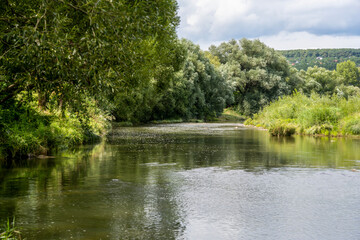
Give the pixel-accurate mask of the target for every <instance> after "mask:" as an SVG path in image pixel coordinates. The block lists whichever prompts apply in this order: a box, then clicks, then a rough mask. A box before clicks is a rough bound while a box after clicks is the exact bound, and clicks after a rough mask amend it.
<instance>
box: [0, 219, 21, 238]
mask: <svg viewBox="0 0 360 240" xmlns="http://www.w3.org/2000/svg"><path fill="white" fill-rule="evenodd" d="M4 230H5V231H4V232H2V230H1V229H0V239H4V240H17V239H21V233H20V232H19V231H18V230H17V228H16V227H15V218H14V219H13V221H12V222H10V220H9V219H8V220H7V223H6V226H5V229H4Z"/></svg>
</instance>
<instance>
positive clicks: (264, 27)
mask: <svg viewBox="0 0 360 240" xmlns="http://www.w3.org/2000/svg"><path fill="white" fill-rule="evenodd" d="M178 4H179V16H180V19H181V23H180V26H179V28H178V36H179V37H180V38H187V39H190V40H191V41H193V42H194V43H196V44H198V45H200V47H201V48H202V49H203V50H207V49H208V47H209V46H210V45H212V44H214V45H219V44H220V43H222V42H227V41H229V40H231V39H236V40H238V39H242V38H248V39H259V40H260V41H262V42H264V43H265V44H266V45H268V46H269V47H272V48H275V49H277V50H286V49H310V48H311V49H316V48H360V0H178Z"/></svg>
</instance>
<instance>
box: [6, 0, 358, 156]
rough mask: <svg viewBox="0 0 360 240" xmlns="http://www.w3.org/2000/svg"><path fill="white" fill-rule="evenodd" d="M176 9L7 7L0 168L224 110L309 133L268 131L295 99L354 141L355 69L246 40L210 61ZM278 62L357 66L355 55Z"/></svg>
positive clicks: (9, 0) (164, 0)
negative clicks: (132, 129)
mask: <svg viewBox="0 0 360 240" xmlns="http://www.w3.org/2000/svg"><path fill="white" fill-rule="evenodd" d="M177 8H178V6H177V2H176V1H175V0H171V1H169V0H159V1H147V0H138V1H128V0H119V1H102V0H100V1H98V0H79V1H71V0H56V1H44V0H26V1H15V0H6V1H2V2H0V16H1V18H0V159H6V158H8V159H11V158H14V157H22V156H31V155H32V154H49V151H50V150H51V149H62V148H68V147H71V146H73V145H76V144H81V143H84V142H88V141H94V140H98V139H100V137H101V136H102V135H104V134H105V133H106V132H107V131H108V129H109V127H110V124H109V122H110V121H112V120H115V121H119V122H128V123H129V124H131V123H145V122H149V121H154V120H160V121H161V120H169V119H172V120H174V121H189V120H193V119H197V120H214V119H216V118H218V117H219V116H220V115H221V114H222V113H223V110H224V108H226V107H230V108H231V109H233V110H236V111H237V112H238V113H240V114H242V115H244V116H252V115H254V114H256V113H258V112H259V111H261V110H262V111H261V112H260V113H259V114H257V115H255V117H254V119H253V120H252V122H253V123H254V124H260V125H262V126H265V127H270V125H271V124H272V123H273V122H274V121H275V119H278V120H279V121H277V122H281V123H283V122H284V121H285V122H286V123H289V124H290V123H291V124H293V125H294V126H295V128H296V129H298V128H299V129H300V130H299V132H309V131H308V130H307V129H308V128H309V127H312V126H310V125H309V124H305V125H304V126H302V125H300V124H301V123H302V122H305V121H303V120H301V121H300V120H299V121H298V120H296V119H298V118H297V117H294V116H295V115H296V114H297V113H296V114H295V113H294V114H295V115H294V116H292V117H289V116H287V115H286V116H285V117H282V116H280V115H276V116H277V118H275V117H274V116H275V115H274V116H272V115H271V114H270V115H271V116H272V117H271V118H273V117H274V119H272V120H271V124H270V119H269V118H266V117H265V115H266V114H265V112H266V111H275V110H274V109H275V108H276V107H275V106H281V105H282V103H284V101H285V100H283V99H288V100H289V99H291V97H286V96H288V95H291V94H292V93H293V92H294V91H297V92H299V93H298V94H297V95H294V96H293V98H301V99H298V100H299V102H301V101H302V102H303V103H304V104H305V103H306V104H307V105H306V106H315V105H311V104H310V103H312V102H311V101H313V102H316V103H319V104H320V103H323V105H324V104H325V103H326V104H330V105H329V106H331V109H332V110H334V109H335V110H334V111H335V112H336V116H337V118H336V120H331V121H330V120H329V121H330V122H321V123H320V122H319V123H316V124H320V125H316V126H322V124H325V123H326V124H328V125H326V126H330V125H331V127H330V128H331V131H330V132H331V133H334V134H335V133H346V134H347V133H351V134H357V131H356V130H354V129H355V128H356V127H355V128H354V129H352V130H346V129H348V128H347V127H346V126H347V125H346V123H344V121H345V122H346V121H352V120H353V119H355V120H354V121H355V125H356V124H357V122H356V121H357V120H356V119H357V115H356V114H357V112H356V111H355V110H354V111H345V110H343V109H346V107H344V106H345V105H346V104H345V103H348V102H347V101H349V104H350V103H351V104H355V103H356V101H357V99H358V97H359V94H360V89H359V87H360V84H359V82H360V74H359V69H358V67H357V64H358V63H357V62H354V61H349V60H347V61H344V62H341V63H338V64H337V65H336V71H331V70H328V69H325V68H322V67H319V66H314V67H309V68H306V71H305V70H300V71H298V70H297V69H296V68H293V67H292V66H291V64H289V63H288V61H287V59H286V58H285V57H284V56H283V55H282V54H281V53H280V52H278V51H275V50H274V49H272V48H269V47H267V46H266V45H265V44H263V43H261V42H260V41H259V40H254V41H250V40H247V39H242V40H239V41H235V40H231V41H229V42H226V43H222V44H220V45H219V46H211V47H210V48H209V51H205V52H204V51H202V50H201V49H200V48H199V46H197V45H195V44H193V43H192V42H190V41H188V40H185V39H183V40H179V39H178V38H177V36H176V27H177V26H178V24H179V18H178V16H177ZM314 51H315V50H314ZM282 53H283V54H285V55H287V57H293V58H303V57H305V58H306V57H310V56H311V57H319V56H321V57H323V58H325V57H327V58H330V57H334V58H335V57H336V58H338V59H339V60H341V61H342V59H345V58H346V59H348V57H349V54H352V56H355V57H359V56H358V55H359V54H358V53H359V52H358V51H357V50H349V51H348V52H346V51H343V52H342V54H343V55H339V54H340V53H338V51H337V50H334V51H332V50H326V51H325V50H324V51H320V50H318V51H317V52H316V51H315V52H312V51H310V50H309V51H305V52H301V51H297V52H296V51H295V52H291V51H287V52H282ZM345 53H346V54H345ZM325 55H326V56H325ZM314 93H316V95H314ZM300 96H301V97H300ZM314 96H316V97H314ZM329 96H332V97H329ZM309 97H310V98H309ZM279 98H281V100H279V101H278V102H277V99H279ZM307 98H308V99H309V100H306V99H307ZM336 99H338V101H337V100H336ZM300 100H301V101H300ZM289 101H290V100H289ZM291 101H292V100H291ZM307 101H310V102H307ZM272 102H273V104H271V105H270V107H268V108H266V106H268V105H269V104H270V103H272ZM274 102H275V103H274ZM335 103H338V104H340V103H341V104H343V105H341V106H338V105H336V106H335V105H334V104H335ZM276 104H277V105H276ZM314 104H315V103H314ZM326 104H325V105H326ZM351 104H350V105H351ZM325 105H324V106H325ZM297 107H298V106H297V105H294V108H297ZM271 109H273V110H271ZM314 109H316V108H315V107H314ZM336 109H337V110H336ZM354 109H355V108H354ZM302 110H304V109H302ZM332 110H331V111H332ZM276 111H277V110H276ZM314 111H315V110H314ZM324 111H325V110H324ZM329 111H330V110H329ZM331 111H330V112H331ZM325 112H327V110H326V111H325ZM345 113H348V115H346V114H345ZM299 114H300V113H299ZM349 114H350V115H349ZM268 115H269V114H267V115H266V116H268ZM270 115H269V116H270ZM300 115H301V114H300ZM338 115H341V117H339V116H338ZM347 117H348V118H347ZM230 118H232V117H230ZM236 118H238V116H236ZM265 119H267V120H265ZM289 119H290V120H289ZM331 119H333V118H331ZM347 119H348V120H347ZM349 119H350V120H349ZM280 120H281V121H280ZM310 122H311V121H310ZM311 123H313V122H311ZM269 124H270V125H269ZM337 124H340V125H337ZM341 124H343V125H341ZM344 124H345V125H344ZM271 126H272V125H271ZM314 126H315V125H314ZM343 126H345V127H344V128H343ZM330 128H326V129H330ZM321 129H322V128H321ZM310 132H311V131H310ZM315 132H316V133H318V132H323V130H319V131H315ZM315 132H314V133H315Z"/></svg>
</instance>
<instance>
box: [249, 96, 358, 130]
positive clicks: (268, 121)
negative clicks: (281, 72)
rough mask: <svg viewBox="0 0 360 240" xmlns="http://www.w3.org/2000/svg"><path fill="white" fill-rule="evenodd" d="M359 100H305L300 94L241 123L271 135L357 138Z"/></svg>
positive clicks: (328, 98)
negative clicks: (263, 130)
mask: <svg viewBox="0 0 360 240" xmlns="http://www.w3.org/2000/svg"><path fill="white" fill-rule="evenodd" d="M358 106H360V97H350V98H349V99H345V98H339V97H337V96H332V97H330V96H319V95H317V94H313V95H311V96H310V97H307V96H305V95H303V94H301V93H296V94H293V95H291V96H285V97H283V98H280V99H279V100H277V101H275V102H273V103H271V104H270V105H269V106H267V107H265V108H264V109H263V110H262V111H260V112H259V113H258V114H255V115H254V116H253V117H252V118H249V119H247V120H246V121H245V123H244V124H245V125H253V126H257V127H262V128H265V129H267V130H268V131H269V133H270V134H271V135H274V136H290V135H293V134H300V135H313V136H333V137H337V136H357V135H360V110H359V108H358Z"/></svg>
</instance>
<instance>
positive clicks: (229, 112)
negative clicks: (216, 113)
mask: <svg viewBox="0 0 360 240" xmlns="http://www.w3.org/2000/svg"><path fill="white" fill-rule="evenodd" d="M245 119H246V118H245V117H244V116H243V115H241V114H240V113H238V112H236V111H235V110H233V109H231V108H226V109H224V112H223V113H222V114H221V116H220V117H218V118H216V119H215V121H216V122H243V121H244V120H245Z"/></svg>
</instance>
